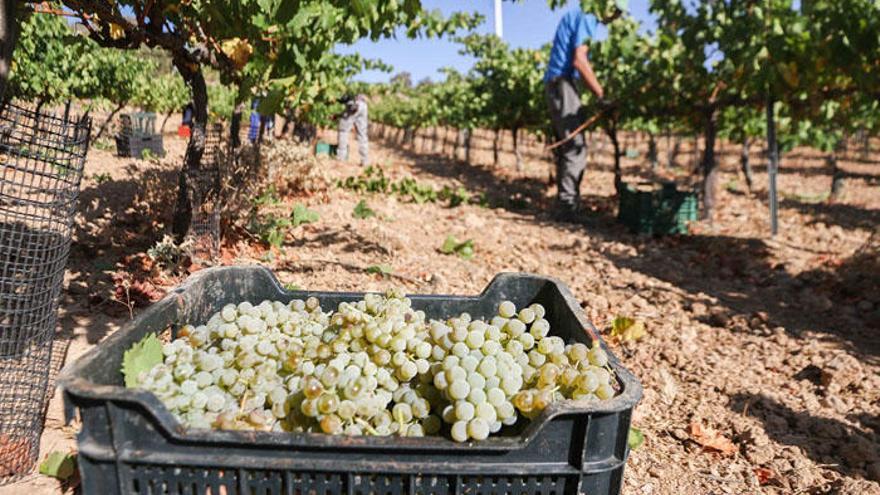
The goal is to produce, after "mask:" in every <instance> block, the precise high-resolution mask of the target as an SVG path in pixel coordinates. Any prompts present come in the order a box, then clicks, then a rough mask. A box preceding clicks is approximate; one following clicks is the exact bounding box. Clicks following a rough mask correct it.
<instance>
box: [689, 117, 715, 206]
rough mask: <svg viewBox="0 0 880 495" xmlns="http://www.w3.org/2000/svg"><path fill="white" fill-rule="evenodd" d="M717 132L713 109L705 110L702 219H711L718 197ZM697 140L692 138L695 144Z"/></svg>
mask: <svg viewBox="0 0 880 495" xmlns="http://www.w3.org/2000/svg"><path fill="white" fill-rule="evenodd" d="M716 134H717V121H716V112H715V110H714V109H711V110H707V111H706V113H705V115H704V128H703V137H704V139H705V143H704V146H705V147H704V149H703V160H702V163H701V167H702V169H703V215H702V218H703V220H709V221H710V222H711V221H712V215H713V213H714V211H715V205H716V202H717V199H718V163H717V161H716V160H715V137H716ZM696 142H697V140H696V139H694V143H695V144H694V145H695V146H696Z"/></svg>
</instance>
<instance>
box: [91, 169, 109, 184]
mask: <svg viewBox="0 0 880 495" xmlns="http://www.w3.org/2000/svg"><path fill="white" fill-rule="evenodd" d="M92 179H94V181H95V182H97V183H98V184H103V183H105V182H110V181H111V180H113V177H112V176H111V175H110V174H108V173H106V172H102V173H100V174H95V175H93V176H92Z"/></svg>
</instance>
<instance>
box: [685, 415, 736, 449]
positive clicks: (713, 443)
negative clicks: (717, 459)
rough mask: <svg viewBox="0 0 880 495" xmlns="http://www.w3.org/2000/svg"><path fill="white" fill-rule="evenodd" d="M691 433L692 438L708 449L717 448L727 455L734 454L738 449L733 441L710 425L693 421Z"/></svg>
mask: <svg viewBox="0 0 880 495" xmlns="http://www.w3.org/2000/svg"><path fill="white" fill-rule="evenodd" d="M689 433H690V436H691V440H693V441H694V442H697V443H698V444H700V445H702V446H703V447H705V448H707V449H710V450H716V451H718V452H721V453H722V454H725V455H730V454H733V453H734V452H736V450H737V449H736V445H734V444H733V442H731V441H730V440H729V439H727V438H726V437H724V435H722V434H721V433H719V432H717V431H715V430H714V429H712V428H709V427H708V426H703V425H701V424H699V423H696V422H694V423H691V424H690V431H689Z"/></svg>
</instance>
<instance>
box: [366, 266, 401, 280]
mask: <svg viewBox="0 0 880 495" xmlns="http://www.w3.org/2000/svg"><path fill="white" fill-rule="evenodd" d="M365 271H366V272H367V273H370V274H375V275H382V276H383V277H388V276H390V275H391V274H392V273H394V270H393V269H392V268H391V267H390V266H389V265H370V266H368V267H367V269H366V270H365Z"/></svg>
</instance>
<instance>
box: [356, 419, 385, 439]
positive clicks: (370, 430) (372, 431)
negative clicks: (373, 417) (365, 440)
mask: <svg viewBox="0 0 880 495" xmlns="http://www.w3.org/2000/svg"><path fill="white" fill-rule="evenodd" d="M354 420H355V422H357V424H359V425H361V426H363V427H364V429H365V430H367V433H369V434H370V435H374V436H379V432H378V431H376V429H375V428H373V426H372V425H371V424H370V423H368V422H366V421H364V420H363V419H361V418H354Z"/></svg>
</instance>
